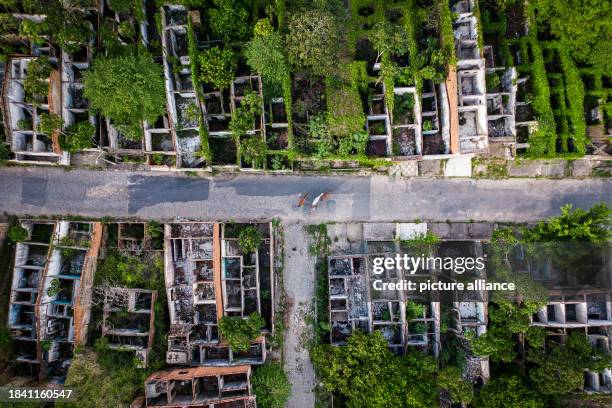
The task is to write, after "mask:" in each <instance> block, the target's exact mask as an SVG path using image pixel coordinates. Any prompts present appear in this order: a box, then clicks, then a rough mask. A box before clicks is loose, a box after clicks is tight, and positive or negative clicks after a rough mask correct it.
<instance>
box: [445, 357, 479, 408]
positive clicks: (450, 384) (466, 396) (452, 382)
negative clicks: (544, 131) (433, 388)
mask: <svg viewBox="0 0 612 408" xmlns="http://www.w3.org/2000/svg"><path fill="white" fill-rule="evenodd" d="M438 386H439V387H440V388H441V389H445V390H447V391H448V393H449V395H450V397H451V400H452V401H453V402H455V403H464V404H469V403H470V402H472V399H473V398H474V389H473V388H472V384H471V383H470V382H468V381H465V380H464V379H462V378H461V369H460V368H459V367H453V366H451V367H446V368H445V369H443V370H441V371H440V372H439V373H438Z"/></svg>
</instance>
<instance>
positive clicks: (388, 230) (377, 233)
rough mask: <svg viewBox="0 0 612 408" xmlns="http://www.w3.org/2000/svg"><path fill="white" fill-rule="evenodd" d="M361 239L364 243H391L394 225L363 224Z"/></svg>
mask: <svg viewBox="0 0 612 408" xmlns="http://www.w3.org/2000/svg"><path fill="white" fill-rule="evenodd" d="M363 238H364V239H365V240H366V241H393V240H394V239H395V224H393V223H382V222H378V223H366V224H363Z"/></svg>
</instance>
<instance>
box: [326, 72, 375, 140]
mask: <svg viewBox="0 0 612 408" xmlns="http://www.w3.org/2000/svg"><path fill="white" fill-rule="evenodd" d="M326 84H327V86H326V90H325V94H326V99H327V126H328V129H329V132H330V133H331V135H332V136H337V137H350V136H351V135H352V134H354V133H355V132H359V131H360V130H363V128H364V125H365V115H364V113H363V108H362V106H361V97H360V96H359V90H358V89H357V88H356V87H354V86H351V85H347V84H344V83H340V82H338V81H332V80H328V81H326Z"/></svg>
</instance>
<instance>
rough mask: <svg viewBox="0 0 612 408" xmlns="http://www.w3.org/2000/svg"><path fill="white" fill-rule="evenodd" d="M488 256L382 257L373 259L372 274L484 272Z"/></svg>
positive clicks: (398, 255) (404, 255) (405, 255)
mask: <svg viewBox="0 0 612 408" xmlns="http://www.w3.org/2000/svg"><path fill="white" fill-rule="evenodd" d="M485 260H486V256H481V257H439V256H429V257H426V256H425V254H422V255H421V256H419V257H414V256H408V255H407V254H403V255H400V254H396V255H395V257H390V256H381V257H376V258H373V261H372V262H373V263H372V272H373V273H374V274H376V275H381V274H382V273H384V272H385V270H390V271H391V270H397V271H405V272H408V273H410V274H411V275H414V274H415V273H417V272H419V271H431V270H438V271H445V272H451V271H452V272H454V273H456V274H463V273H465V272H471V271H479V272H480V271H482V270H483V269H484V268H485Z"/></svg>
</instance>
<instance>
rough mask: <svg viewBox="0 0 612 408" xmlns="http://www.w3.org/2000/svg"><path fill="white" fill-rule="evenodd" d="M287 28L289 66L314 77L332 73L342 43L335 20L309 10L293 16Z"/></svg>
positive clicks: (328, 14) (324, 12)
mask: <svg viewBox="0 0 612 408" xmlns="http://www.w3.org/2000/svg"><path fill="white" fill-rule="evenodd" d="M288 27H289V32H288V33H287V37H286V42H287V46H286V48H287V54H288V57H289V62H290V63H291V64H292V65H293V66H295V67H297V68H300V69H307V70H310V71H311V72H312V73H314V74H315V75H326V74H328V73H330V72H331V71H332V70H333V69H334V67H335V66H336V64H337V58H336V57H337V55H338V51H339V41H340V37H339V35H338V33H339V31H340V30H339V28H338V24H337V22H336V20H335V18H334V16H333V15H332V14H330V13H329V12H327V11H323V10H308V11H305V12H300V13H296V14H293V15H292V16H291V18H290V21H289V23H288Z"/></svg>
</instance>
